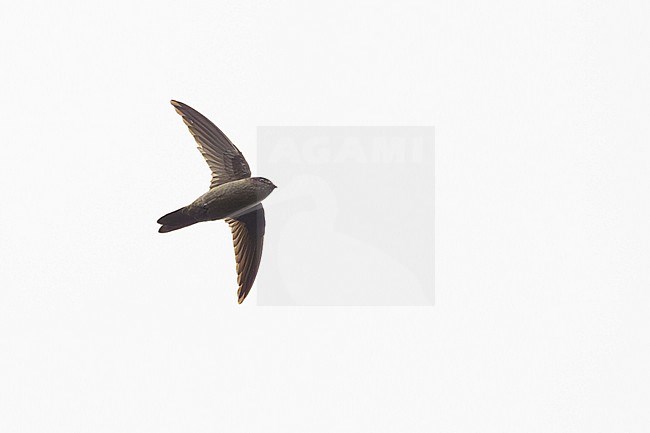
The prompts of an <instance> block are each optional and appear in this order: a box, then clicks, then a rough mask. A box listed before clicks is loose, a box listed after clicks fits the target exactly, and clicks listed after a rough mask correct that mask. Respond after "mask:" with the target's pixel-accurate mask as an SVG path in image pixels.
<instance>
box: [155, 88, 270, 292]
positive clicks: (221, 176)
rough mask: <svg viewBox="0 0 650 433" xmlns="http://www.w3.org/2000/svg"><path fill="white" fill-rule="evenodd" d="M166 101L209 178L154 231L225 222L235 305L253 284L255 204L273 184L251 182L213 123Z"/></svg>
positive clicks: (259, 236) (260, 215)
mask: <svg viewBox="0 0 650 433" xmlns="http://www.w3.org/2000/svg"><path fill="white" fill-rule="evenodd" d="M171 103H172V105H173V106H174V108H175V109H176V111H177V112H178V114H180V115H181V116H182V117H183V122H185V124H186V125H187V127H188V128H189V130H190V132H191V133H192V135H193V136H194V139H195V140H196V143H197V144H198V148H199V151H200V152H201V154H202V155H203V157H204V158H205V160H206V162H207V163H208V166H209V167H210V170H211V171H212V180H211V182H210V190H209V191H208V192H207V193H205V194H203V195H202V196H201V197H199V198H198V199H196V200H195V201H194V202H192V203H191V204H189V205H188V206H185V207H182V208H180V209H178V210H175V211H174V212H170V213H168V214H167V215H165V216H163V217H161V218H160V219H159V220H158V224H161V227H160V228H159V230H158V231H159V232H160V233H167V232H171V231H174V230H178V229H181V228H183V227H187V226H189V225H192V224H196V223H198V222H202V221H213V220H218V219H225V221H226V222H227V223H228V225H229V226H230V229H231V231H232V237H233V243H234V247H235V259H236V263H237V284H238V286H239V288H238V290H237V301H238V302H239V303H240V304H241V303H242V302H243V301H244V299H245V298H246V296H247V295H248V293H249V292H250V290H251V287H252V286H253V283H254V282H255V277H256V276H257V271H258V269H259V266H260V261H261V258H262V246H263V244H264V231H265V226H266V221H265V218H264V208H263V207H262V204H261V203H260V202H261V201H262V200H264V199H265V198H266V197H267V196H268V195H269V194H270V193H271V192H272V191H273V190H274V189H275V188H276V186H275V185H273V183H272V182H271V181H269V180H268V179H265V178H262V177H253V178H251V171H250V168H249V167H248V163H247V162H246V159H245V158H244V155H242V153H241V152H240V151H239V149H237V147H236V146H235V145H234V144H233V143H232V142H231V141H230V140H229V139H228V137H226V135H225V134H224V133H223V132H221V130H220V129H219V128H217V127H216V125H215V124H214V123H212V122H211V121H210V120H208V119H207V118H206V117H205V116H203V115H202V114H201V113H199V112H198V111H196V110H194V109H193V108H192V107H190V106H189V105H186V104H183V103H182V102H178V101H171Z"/></svg>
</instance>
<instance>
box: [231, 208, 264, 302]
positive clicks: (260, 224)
mask: <svg viewBox="0 0 650 433" xmlns="http://www.w3.org/2000/svg"><path fill="white" fill-rule="evenodd" d="M226 222H227V223H228V225H230V230H232V240H233V243H234V245H235V260H236V261H237V284H239V289H238V290H237V302H239V303H240V304H241V303H242V302H244V299H245V298H246V295H248V292H250V290H251V287H253V282H254V281H255V277H256V276H257V270H258V269H259V267H260V261H261V259H262V245H263V244H264V227H265V226H266V221H265V219H264V208H263V207H262V205H261V204H258V205H257V206H255V207H253V208H252V209H251V210H250V212H247V213H245V214H243V215H239V216H237V217H234V218H226Z"/></svg>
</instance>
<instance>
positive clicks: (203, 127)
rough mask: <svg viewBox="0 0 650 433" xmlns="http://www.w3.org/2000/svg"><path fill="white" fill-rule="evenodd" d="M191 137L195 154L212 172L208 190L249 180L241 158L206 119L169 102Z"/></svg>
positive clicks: (185, 106) (249, 174)
mask: <svg viewBox="0 0 650 433" xmlns="http://www.w3.org/2000/svg"><path fill="white" fill-rule="evenodd" d="M171 103H172V105H173V106H174V108H175V109H176V112H177V113H178V114H180V115H181V116H182V117H183V122H184V123H185V124H186V125H187V127H188V129H189V130H190V133H191V134H192V135H193V136H194V139H195V140H196V144H197V146H198V148H199V151H200V152H201V154H202V155H203V158H205V161H206V162H207V163H208V166H209V167H210V170H211V171H212V181H211V182H210V188H214V187H215V186H217V185H221V184H223V183H227V182H232V181H233V180H238V179H244V178H246V177H251V170H250V168H249V167H248V163H247V162H246V159H245V158H244V155H242V153H241V152H240V151H239V149H237V147H236V146H235V145H234V144H232V141H230V140H229V139H228V137H226V134H224V133H223V132H221V130H220V129H219V128H217V126H216V125H215V124H214V123H212V122H211V121H210V120H209V119H208V118H207V117H205V116H203V115H202V114H201V113H199V112H198V111H196V110H195V109H193V108H192V107H190V106H189V105H187V104H184V103H182V102H178V101H171Z"/></svg>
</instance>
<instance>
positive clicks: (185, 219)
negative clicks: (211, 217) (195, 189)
mask: <svg viewBox="0 0 650 433" xmlns="http://www.w3.org/2000/svg"><path fill="white" fill-rule="evenodd" d="M188 213H189V212H188V209H187V207H182V208H180V209H178V210H175V211H174V212H170V213H168V214H167V215H165V216H163V217H161V218H160V219H158V224H162V226H161V227H160V228H159V229H158V232H159V233H167V232H172V231H174V230H178V229H182V228H183V227H187V226H191V225H192V224H196V223H197V222H199V221H198V220H197V219H196V218H194V217H193V216H191V215H188Z"/></svg>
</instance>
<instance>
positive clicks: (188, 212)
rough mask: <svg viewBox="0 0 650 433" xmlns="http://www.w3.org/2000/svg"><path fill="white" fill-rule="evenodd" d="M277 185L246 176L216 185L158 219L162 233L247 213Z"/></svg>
mask: <svg viewBox="0 0 650 433" xmlns="http://www.w3.org/2000/svg"><path fill="white" fill-rule="evenodd" d="M274 188H275V187H274V186H273V184H271V183H268V181H267V180H266V179H263V178H255V177H252V178H247V179H240V180H234V181H232V182H228V183H224V184H221V185H217V186H215V187H214V188H211V189H210V190H209V191H208V192H206V193H205V194H203V195H202V196H201V197H199V198H197V199H196V200H194V201H193V202H192V203H191V204H189V205H187V206H185V207H182V208H180V209H178V210H176V211H174V212H171V213H168V214H167V215H165V216H163V217H162V218H160V219H159V220H158V223H159V224H162V225H163V226H162V227H161V228H160V231H161V232H162V233H166V232H169V231H173V230H178V229H180V228H183V227H187V226H189V225H192V224H196V223H199V222H203V221H215V220H221V219H224V218H233V217H237V216H238V215H242V214H245V213H246V212H248V211H250V210H251V209H252V208H253V207H255V206H256V205H257V204H258V203H260V202H261V201H262V200H264V199H265V198H266V197H268V195H269V194H271V192H272V191H273V189H274Z"/></svg>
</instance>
